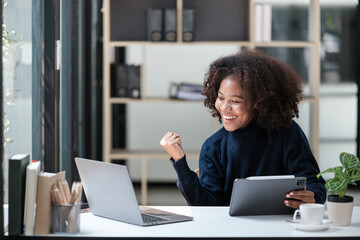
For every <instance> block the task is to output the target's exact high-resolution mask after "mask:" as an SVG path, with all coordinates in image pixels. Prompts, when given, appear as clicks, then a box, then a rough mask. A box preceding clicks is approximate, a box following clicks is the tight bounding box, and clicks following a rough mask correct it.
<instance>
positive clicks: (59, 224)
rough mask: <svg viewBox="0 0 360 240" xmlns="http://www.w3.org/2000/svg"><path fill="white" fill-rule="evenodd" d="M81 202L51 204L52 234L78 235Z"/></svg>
mask: <svg viewBox="0 0 360 240" xmlns="http://www.w3.org/2000/svg"><path fill="white" fill-rule="evenodd" d="M80 208H81V202H78V203H75V204H53V206H52V214H51V227H52V232H53V233H78V232H79V231H80Z"/></svg>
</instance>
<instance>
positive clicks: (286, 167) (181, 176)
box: [173, 121, 326, 206]
mask: <svg viewBox="0 0 360 240" xmlns="http://www.w3.org/2000/svg"><path fill="white" fill-rule="evenodd" d="M173 166H174V168H175V171H176V173H177V175H178V187H179V189H180V191H181V192H182V194H183V195H184V197H185V199H186V201H187V203H188V204H189V205H198V206H208V205H222V206H228V205H229V204H230V197H231V192H232V187H233V183H234V180H235V179H236V178H246V177H249V176H267V175H295V176H299V177H300V176H301V177H306V179H307V180H306V189H307V190H309V191H312V192H314V194H315V201H316V202H317V203H324V202H325V199H326V189H325V186H324V179H322V178H320V179H318V178H317V177H316V174H317V173H319V167H318V165H317V162H316V160H315V158H314V156H313V154H312V152H311V150H310V146H309V143H308V141H307V139H306V136H305V134H304V133H303V131H302V130H301V128H300V127H299V125H298V124H297V123H296V122H294V121H293V122H292V124H291V126H290V127H287V128H283V129H281V130H279V131H274V132H273V133H272V134H271V136H270V138H269V136H268V133H267V131H266V129H263V128H260V127H258V126H257V125H256V123H255V122H254V121H253V122H251V123H250V124H249V125H248V126H247V127H245V128H243V129H239V130H236V131H234V132H228V131H226V130H225V129H224V128H221V129H220V130H219V131H217V132H216V133H214V134H213V135H212V136H211V137H209V138H208V139H207V140H206V141H205V142H204V144H203V146H202V148H201V152H200V159H199V169H200V176H199V177H197V175H196V174H195V173H194V172H193V171H192V170H190V168H189V167H188V165H187V162H186V156H185V157H183V158H182V159H180V160H179V161H177V162H176V163H175V162H173Z"/></svg>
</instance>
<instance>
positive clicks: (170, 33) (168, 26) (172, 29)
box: [164, 8, 176, 42]
mask: <svg viewBox="0 0 360 240" xmlns="http://www.w3.org/2000/svg"><path fill="white" fill-rule="evenodd" d="M164 15H165V22H164V29H165V40H166V41H169V42H174V41H176V9H172V8H171V9H169V8H167V9H165V14H164Z"/></svg>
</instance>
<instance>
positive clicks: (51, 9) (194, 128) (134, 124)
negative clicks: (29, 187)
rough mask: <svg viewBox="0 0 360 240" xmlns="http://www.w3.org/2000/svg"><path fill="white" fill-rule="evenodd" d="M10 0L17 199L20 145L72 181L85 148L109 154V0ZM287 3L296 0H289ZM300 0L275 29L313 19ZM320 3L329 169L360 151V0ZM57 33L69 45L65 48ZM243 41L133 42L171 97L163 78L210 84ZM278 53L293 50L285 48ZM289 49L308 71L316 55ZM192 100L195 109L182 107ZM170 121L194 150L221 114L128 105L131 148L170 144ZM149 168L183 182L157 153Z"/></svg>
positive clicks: (10, 134)
mask: <svg viewBox="0 0 360 240" xmlns="http://www.w3.org/2000/svg"><path fill="white" fill-rule="evenodd" d="M2 2H3V16H4V17H3V23H4V29H3V41H2V44H3V52H2V55H3V68H2V70H3V71H2V81H3V101H2V103H3V139H4V154H3V164H2V166H3V171H2V176H3V178H2V179H3V181H4V182H3V186H4V198H3V199H2V200H3V202H4V203H7V186H8V182H7V178H8V176H7V174H8V169H7V166H8V164H7V160H8V158H9V156H11V155H12V154H14V153H29V154H31V158H32V159H36V160H41V161H42V162H43V167H44V169H45V170H46V171H50V172H54V171H60V170H66V172H67V179H68V180H69V181H70V182H72V181H74V180H78V175H77V172H76V169H75V168H74V164H73V159H74V157H75V156H82V157H87V158H92V159H98V160H101V159H102V158H103V152H102V141H103V140H102V126H103V123H102V119H103V115H102V111H103V109H102V101H103V99H102V86H103V84H102V79H103V72H102V69H103V66H102V62H103V61H102V56H103V53H102V40H103V39H102V33H103V29H102V24H103V22H102V12H101V8H102V1H101V0H90V1H86V0H77V1H74V0H47V1H44V0H11V1H10V0H3V1H2ZM262 2H274V1H262ZM276 2H279V1H276ZM280 2H281V3H282V4H283V6H285V7H286V6H287V2H286V1H280ZM294 2H295V3H294V5H295V7H294V8H290V9H287V10H286V11H281V7H279V9H278V14H275V13H276V11H277V9H276V8H274V9H273V11H274V13H273V23H272V24H273V29H276V25H282V24H291V26H292V27H293V28H292V31H289V32H285V33H284V32H273V37H278V38H279V39H281V38H282V37H284V38H286V39H289V38H291V37H293V36H294V34H299V32H301V31H303V30H304V29H306V28H307V27H308V26H307V24H308V23H307V16H305V17H304V15H303V14H302V13H303V12H302V10H301V9H302V8H301V4H303V3H304V2H305V4H308V2H309V1H305V0H304V1H302V0H299V1H294ZM320 4H321V86H320V112H319V120H320V124H319V126H320V127H319V135H320V138H319V140H320V149H319V159H318V160H319V163H320V168H321V169H325V168H327V167H329V166H333V165H334V164H337V161H338V154H339V153H340V152H342V151H347V152H352V153H357V154H358V151H359V150H358V149H359V143H358V139H359V133H358V129H359V128H358V123H359V120H358V119H359V118H358V113H359V111H358V106H359V105H358V82H359V72H358V71H359V67H358V65H359V64H358V63H359V56H360V54H359V52H360V50H359V46H358V43H359V42H360V41H359V40H360V39H359V12H358V8H359V2H358V1H356V0H346V1H345V0H344V1H341V2H339V1H335V0H323V1H320ZM297 5H299V6H297ZM309 24H310V23H309ZM4 31H5V32H4ZM274 31H275V30H274ZM4 33H6V34H5V35H4ZM4 36H5V37H4ZM57 40H59V41H60V42H58V43H60V44H59V46H60V45H61V48H57V47H56V44H57ZM238 50H240V49H239V47H237V46H226V47H223V46H211V45H206V46H201V47H199V46H197V47H193V46H180V47H175V48H174V47H171V46H170V47H166V46H165V47H164V46H148V47H147V49H146V51H147V53H146V59H142V54H141V49H139V48H138V47H136V46H135V47H128V48H127V49H126V61H127V63H128V64H141V63H142V62H143V61H146V64H147V71H146V77H147V78H149V79H150V78H151V79H154V81H152V82H151V84H148V85H147V92H148V94H150V95H152V96H157V97H158V96H160V97H166V96H167V94H168V92H167V91H164V89H167V88H163V87H159V86H161V85H165V84H166V85H170V83H171V82H182V81H185V82H194V83H200V84H201V82H202V80H203V75H204V72H205V70H206V67H207V66H208V64H209V63H210V62H211V61H212V60H214V59H215V58H217V57H218V56H221V55H224V54H227V53H231V52H234V51H238ZM264 50H265V51H270V50H266V49H264ZM269 54H272V55H277V56H278V57H279V58H282V57H284V55H282V54H284V53H281V51H280V52H269ZM285 55H286V56H287V58H285V60H288V61H289V62H290V63H291V64H294V65H296V66H297V67H296V66H295V68H297V69H298V71H299V73H300V74H302V73H301V71H304V70H303V69H302V68H301V66H302V65H303V64H307V62H306V57H302V59H304V60H303V61H301V60H299V59H300V58H299V55H298V54H287V53H285ZM179 56H185V57H183V58H181V57H179ZM169 62H171V64H169ZM164 66H166V67H164ZM184 108H186V112H188V113H190V114H186V115H184V114H179V113H180V112H183V111H184ZM308 114H309V106H308V104H307V103H304V104H302V105H301V112H300V119H298V120H297V121H298V122H299V123H300V125H301V127H302V128H303V130H304V131H305V133H306V134H308V133H309V116H308ZM149 118H151V119H152V123H154V124H153V125H152V126H149V124H148V119H149ZM173 122H176V125H174V124H172V123H173ZM216 127H218V126H216V125H215V128H216ZM168 130H173V131H177V132H179V133H181V135H182V138H183V144H184V149H185V151H186V150H198V149H200V147H201V144H202V142H203V141H204V140H205V139H206V138H207V137H208V136H209V135H210V134H211V133H212V132H213V131H214V121H213V119H212V118H211V116H210V114H209V113H208V112H207V110H206V109H205V108H204V107H203V106H202V104H201V103H198V102H194V103H188V104H186V105H185V106H184V105H183V104H181V103H175V104H174V103H171V104H170V103H161V102H160V103H151V102H146V103H129V104H127V107H126V145H127V148H129V149H133V150H136V149H146V150H160V146H159V140H160V139H161V137H162V136H163V135H164V134H165V133H166V131H168ZM194 133H196V134H194ZM119 160H122V159H119ZM126 164H127V165H128V166H129V168H130V173H131V176H132V177H133V181H134V183H135V184H136V183H138V182H139V181H140V180H141V168H140V164H141V160H140V159H128V160H127V161H126ZM190 165H191V166H192V167H193V168H196V167H197V160H196V159H191V160H190ZM147 177H148V179H149V182H150V185H151V184H152V183H156V184H158V183H161V184H170V185H171V186H174V182H175V180H176V176H175V173H174V171H173V170H172V167H171V165H170V164H169V162H167V161H164V160H159V159H151V160H149V161H148V164H147ZM170 201H171V200H170ZM161 204H166V203H161ZM167 204H171V202H169V203H167Z"/></svg>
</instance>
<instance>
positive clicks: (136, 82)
mask: <svg viewBox="0 0 360 240" xmlns="http://www.w3.org/2000/svg"><path fill="white" fill-rule="evenodd" d="M126 75H127V96H128V97H129V98H140V96H141V92H140V66H136V65H127V66H126Z"/></svg>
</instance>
